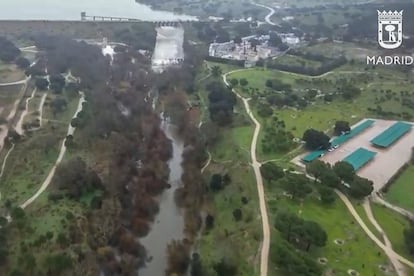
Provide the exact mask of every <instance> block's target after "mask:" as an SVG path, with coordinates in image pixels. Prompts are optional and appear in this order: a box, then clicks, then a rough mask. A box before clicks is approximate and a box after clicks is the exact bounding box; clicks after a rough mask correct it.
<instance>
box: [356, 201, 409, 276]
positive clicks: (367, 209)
mask: <svg viewBox="0 0 414 276" xmlns="http://www.w3.org/2000/svg"><path fill="white" fill-rule="evenodd" d="M362 207H364V210H365V213H366V214H367V217H368V219H369V221H370V222H371V224H372V225H374V227H375V228H376V229H377V230H378V232H380V233H381V235H382V238H383V240H384V244H385V246H386V247H387V248H389V250H393V249H392V243H391V241H390V240H389V239H388V236H387V234H386V233H385V231H384V230H383V229H382V227H381V226H380V225H379V224H378V222H377V220H376V219H375V217H374V214H373V213H372V210H371V205H370V201H369V200H368V199H365V200H364V203H363V204H362ZM390 260H391V262H392V265H393V266H394V268H395V269H396V272H397V274H398V276H405V275H407V274H406V272H405V267H404V266H403V265H402V264H401V263H400V262H399V261H398V260H397V259H395V258H393V259H390Z"/></svg>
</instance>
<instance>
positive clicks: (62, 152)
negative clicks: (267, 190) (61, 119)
mask: <svg viewBox="0 0 414 276" xmlns="http://www.w3.org/2000/svg"><path fill="white" fill-rule="evenodd" d="M80 95H81V97H80V99H79V103H78V108H77V109H76V112H75V115H74V116H73V118H75V117H76V116H77V115H78V113H79V112H81V111H82V105H83V103H84V102H85V94H84V93H83V92H80ZM75 130H76V128H74V127H72V125H71V122H69V127H68V132H67V135H66V136H68V135H73V134H74V133H75ZM65 142H66V137H65V139H63V142H62V146H61V148H60V152H59V156H58V158H57V160H56V162H55V164H54V165H53V168H52V169H51V170H50V172H49V174H48V176H47V177H46V179H45V181H44V182H43V184H42V186H41V187H40V189H39V190H38V191H37V192H36V193H35V194H34V195H33V196H32V197H31V198H29V199H28V200H26V201H25V202H24V203H23V204H22V205H20V207H21V208H22V209H25V208H26V207H27V206H29V205H30V204H32V203H33V202H34V201H35V200H36V199H37V198H38V197H39V196H40V195H41V194H42V193H43V192H44V191H45V190H46V189H47V187H49V185H50V183H51V181H52V179H53V176H54V175H55V172H56V168H57V166H58V165H59V164H60V163H61V162H62V160H63V157H64V156H65V153H66V146H65Z"/></svg>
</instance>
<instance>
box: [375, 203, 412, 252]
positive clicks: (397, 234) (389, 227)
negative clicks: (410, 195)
mask: <svg viewBox="0 0 414 276" xmlns="http://www.w3.org/2000/svg"><path fill="white" fill-rule="evenodd" d="M372 212H373V213H374V216H375V218H376V220H377V221H378V223H379V225H381V227H382V229H383V230H384V231H385V233H386V234H387V236H388V238H389V240H390V241H391V243H392V247H393V249H394V250H395V252H397V253H399V254H400V255H402V256H404V257H406V258H408V259H411V260H414V258H413V257H412V256H410V255H409V254H408V251H407V249H406V247H405V245H404V236H403V231H404V229H405V228H408V227H409V225H410V223H409V221H408V220H407V219H406V218H404V217H403V216H401V215H400V214H398V213H396V212H394V211H392V210H389V209H387V208H385V207H384V206H381V205H378V204H372Z"/></svg>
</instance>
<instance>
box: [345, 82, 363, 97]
mask: <svg viewBox="0 0 414 276" xmlns="http://www.w3.org/2000/svg"><path fill="white" fill-rule="evenodd" d="M340 91H341V93H342V97H343V98H344V99H346V100H350V99H353V98H355V97H356V96H359V95H360V94H361V89H359V88H358V87H355V86H353V85H351V84H346V85H344V86H343V87H341V89H340Z"/></svg>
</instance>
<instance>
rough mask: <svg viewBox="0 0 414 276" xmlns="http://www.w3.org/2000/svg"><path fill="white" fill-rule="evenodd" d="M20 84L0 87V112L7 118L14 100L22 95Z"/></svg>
mask: <svg viewBox="0 0 414 276" xmlns="http://www.w3.org/2000/svg"><path fill="white" fill-rule="evenodd" d="M21 89H22V85H13V86H4V87H0V109H2V112H1V113H0V114H1V115H0V116H1V117H3V118H7V116H8V115H9V113H10V111H11V110H12V108H13V104H14V102H15V101H16V100H17V99H19V97H21V96H22V93H21Z"/></svg>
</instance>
